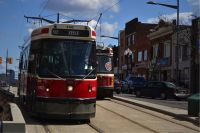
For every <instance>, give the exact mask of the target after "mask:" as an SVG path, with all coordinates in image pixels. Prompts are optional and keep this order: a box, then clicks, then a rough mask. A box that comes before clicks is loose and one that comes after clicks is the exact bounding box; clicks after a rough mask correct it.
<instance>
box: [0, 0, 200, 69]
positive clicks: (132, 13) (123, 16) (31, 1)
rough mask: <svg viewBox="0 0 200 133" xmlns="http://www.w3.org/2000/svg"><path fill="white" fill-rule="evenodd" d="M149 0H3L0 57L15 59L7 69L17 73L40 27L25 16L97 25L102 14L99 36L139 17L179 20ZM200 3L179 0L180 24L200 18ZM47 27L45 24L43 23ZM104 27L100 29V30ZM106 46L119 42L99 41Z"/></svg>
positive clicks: (114, 33) (168, 1)
mask: <svg viewBox="0 0 200 133" xmlns="http://www.w3.org/2000/svg"><path fill="white" fill-rule="evenodd" d="M147 1H148V0H120V1H119V0H0V56H1V57H3V59H4V60H5V57H6V49H8V53H9V56H11V57H13V64H12V65H8V68H11V69H15V70H16V71H17V67H18V61H17V59H18V58H19V53H20V49H19V48H18V46H19V45H22V44H23V42H24V40H25V39H26V38H27V37H28V36H29V35H30V32H31V31H32V30H33V29H34V28H37V27H39V24H38V23H37V22H34V21H32V22H31V23H27V20H26V19H25V18H24V15H27V16H39V15H40V16H47V17H46V18H48V19H53V20H56V18H55V17H56V13H57V12H60V13H61V14H62V15H61V21H64V20H69V19H70V18H74V19H93V20H92V21H91V23H90V25H91V26H93V27H94V26H95V25H96V22H97V20H98V17H99V13H101V12H102V13H103V15H102V17H101V20H100V24H98V28H97V36H100V31H101V35H109V36H118V32H119V30H122V29H124V27H125V23H126V22H128V21H130V20H132V19H133V18H135V17H138V19H139V21H141V22H145V23H147V22H148V23H156V22H157V19H158V17H159V16H162V15H166V17H167V18H168V19H175V18H176V10H174V9H170V8H167V7H161V6H155V5H148V4H146V2H147ZM153 1H154V2H160V3H166V4H173V5H176V0H153ZM199 12H200V0H180V20H181V23H184V24H185V23H186V24H188V23H190V22H191V19H192V18H193V16H192V14H193V15H196V16H199V15H200V13H199ZM43 25H45V24H43ZM100 27H101V28H100ZM97 41H99V42H100V41H101V42H104V43H105V44H112V45H117V43H118V42H117V41H116V40H112V39H108V38H107V39H106V38H99V37H98V38H97ZM2 72H5V63H3V64H1V65H0V73H2Z"/></svg>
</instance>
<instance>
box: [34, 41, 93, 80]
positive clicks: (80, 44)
mask: <svg viewBox="0 0 200 133" xmlns="http://www.w3.org/2000/svg"><path fill="white" fill-rule="evenodd" d="M31 52H32V54H34V57H35V60H36V62H37V63H36V64H37V65H36V73H37V74H38V75H39V76H41V77H47V78H55V77H61V78H67V77H70V76H76V77H77V78H78V77H80V78H82V77H84V76H85V75H88V74H89V73H90V72H91V70H93V69H94V68H95V66H96V59H95V42H94V41H81V40H60V39H45V40H40V41H36V42H33V45H32V47H31ZM95 72H96V71H93V72H92V73H91V74H90V76H88V78H91V76H92V77H94V78H95Z"/></svg>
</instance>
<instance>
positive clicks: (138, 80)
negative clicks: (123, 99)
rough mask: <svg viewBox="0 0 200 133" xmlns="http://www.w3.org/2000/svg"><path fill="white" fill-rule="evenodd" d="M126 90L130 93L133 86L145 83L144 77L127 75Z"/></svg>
mask: <svg viewBox="0 0 200 133" xmlns="http://www.w3.org/2000/svg"><path fill="white" fill-rule="evenodd" d="M125 82H126V87H127V88H126V90H127V92H128V93H130V94H132V93H133V91H134V88H135V87H143V86H145V84H146V80H145V79H144V77H136V76H128V77H127V78H126V79H125Z"/></svg>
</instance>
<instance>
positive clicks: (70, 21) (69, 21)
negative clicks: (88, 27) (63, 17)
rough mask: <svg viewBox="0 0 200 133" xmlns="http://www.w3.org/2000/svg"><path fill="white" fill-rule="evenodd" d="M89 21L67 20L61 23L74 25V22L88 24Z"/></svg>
mask: <svg viewBox="0 0 200 133" xmlns="http://www.w3.org/2000/svg"><path fill="white" fill-rule="evenodd" d="M90 21H91V20H79V19H77V20H76V19H73V20H67V21H64V22H62V23H75V22H87V23H89V22H90Z"/></svg>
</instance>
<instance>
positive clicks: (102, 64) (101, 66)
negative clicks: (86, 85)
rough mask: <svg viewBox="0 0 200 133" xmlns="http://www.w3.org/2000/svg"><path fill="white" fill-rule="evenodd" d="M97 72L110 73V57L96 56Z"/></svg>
mask: <svg viewBox="0 0 200 133" xmlns="http://www.w3.org/2000/svg"><path fill="white" fill-rule="evenodd" d="M97 62H98V63H97V72H98V73H99V72H100V73H112V57H111V56H108V55H98V56H97Z"/></svg>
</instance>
